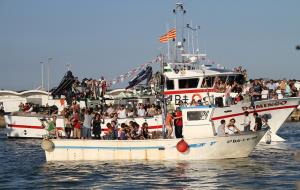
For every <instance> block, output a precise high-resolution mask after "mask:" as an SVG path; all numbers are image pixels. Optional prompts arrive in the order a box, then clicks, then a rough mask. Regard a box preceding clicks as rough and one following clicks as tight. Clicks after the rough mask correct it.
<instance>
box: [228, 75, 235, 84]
mask: <svg viewBox="0 0 300 190" xmlns="http://www.w3.org/2000/svg"><path fill="white" fill-rule="evenodd" d="M234 80H235V76H228V79H227V82H228V83H229V84H233V82H234Z"/></svg>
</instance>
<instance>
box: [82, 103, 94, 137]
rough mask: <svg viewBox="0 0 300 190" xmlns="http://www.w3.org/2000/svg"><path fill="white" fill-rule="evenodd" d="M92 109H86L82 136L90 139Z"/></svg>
mask: <svg viewBox="0 0 300 190" xmlns="http://www.w3.org/2000/svg"><path fill="white" fill-rule="evenodd" d="M92 120H93V116H92V110H91V109H86V110H85V113H84V121H83V126H82V137H83V139H90V138H91V128H92Z"/></svg>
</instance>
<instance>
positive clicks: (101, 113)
mask: <svg viewBox="0 0 300 190" xmlns="http://www.w3.org/2000/svg"><path fill="white" fill-rule="evenodd" d="M160 114H161V108H160V106H159V105H155V104H151V105H150V104H142V103H139V104H138V105H137V106H136V108H135V107H134V108H131V109H127V108H126V106H125V105H119V106H117V107H114V106H113V105H104V106H101V107H100V106H95V108H82V109H81V108H80V106H79V104H78V103H77V101H76V100H75V98H74V101H73V102H72V106H70V107H66V108H65V109H64V110H63V111H62V112H61V116H62V117H63V118H64V124H65V126H64V128H65V134H66V137H67V138H77V139H90V138H92V137H93V138H95V139H108V140H116V139H120V140H126V139H149V138H153V137H154V136H155V135H153V134H151V133H149V131H148V124H147V123H146V122H145V123H143V124H142V125H141V126H140V125H139V124H138V123H137V122H134V121H133V120H131V121H129V122H128V123H119V119H124V118H133V117H152V116H155V115H160ZM56 118H57V116H55V115H54V117H52V121H54V122H52V124H51V123H50V122H48V127H47V128H48V131H49V133H51V134H52V135H55V136H56V137H58V136H59V133H58V130H57V129H56V128H55V129H54V128H53V127H52V126H53V123H54V126H56ZM106 119H108V120H109V121H110V122H105V120H106ZM50 124H51V125H50ZM104 124H105V127H103V126H104ZM49 126H51V127H50V130H49ZM45 127H46V126H45ZM103 128H105V130H103Z"/></svg>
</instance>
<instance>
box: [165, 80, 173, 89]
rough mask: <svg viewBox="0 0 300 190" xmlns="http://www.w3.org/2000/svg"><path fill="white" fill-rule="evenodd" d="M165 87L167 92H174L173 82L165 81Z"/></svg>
mask: <svg viewBox="0 0 300 190" xmlns="http://www.w3.org/2000/svg"><path fill="white" fill-rule="evenodd" d="M166 87H167V90H174V80H167V81H166Z"/></svg>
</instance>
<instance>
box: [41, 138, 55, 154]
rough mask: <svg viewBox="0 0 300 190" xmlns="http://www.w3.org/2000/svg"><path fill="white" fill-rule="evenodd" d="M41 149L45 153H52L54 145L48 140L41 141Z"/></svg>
mask: <svg viewBox="0 0 300 190" xmlns="http://www.w3.org/2000/svg"><path fill="white" fill-rule="evenodd" d="M41 147H42V149H44V150H45V151H47V152H52V151H53V150H54V143H53V142H52V141H51V140H49V139H43V141H42V144H41Z"/></svg>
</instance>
